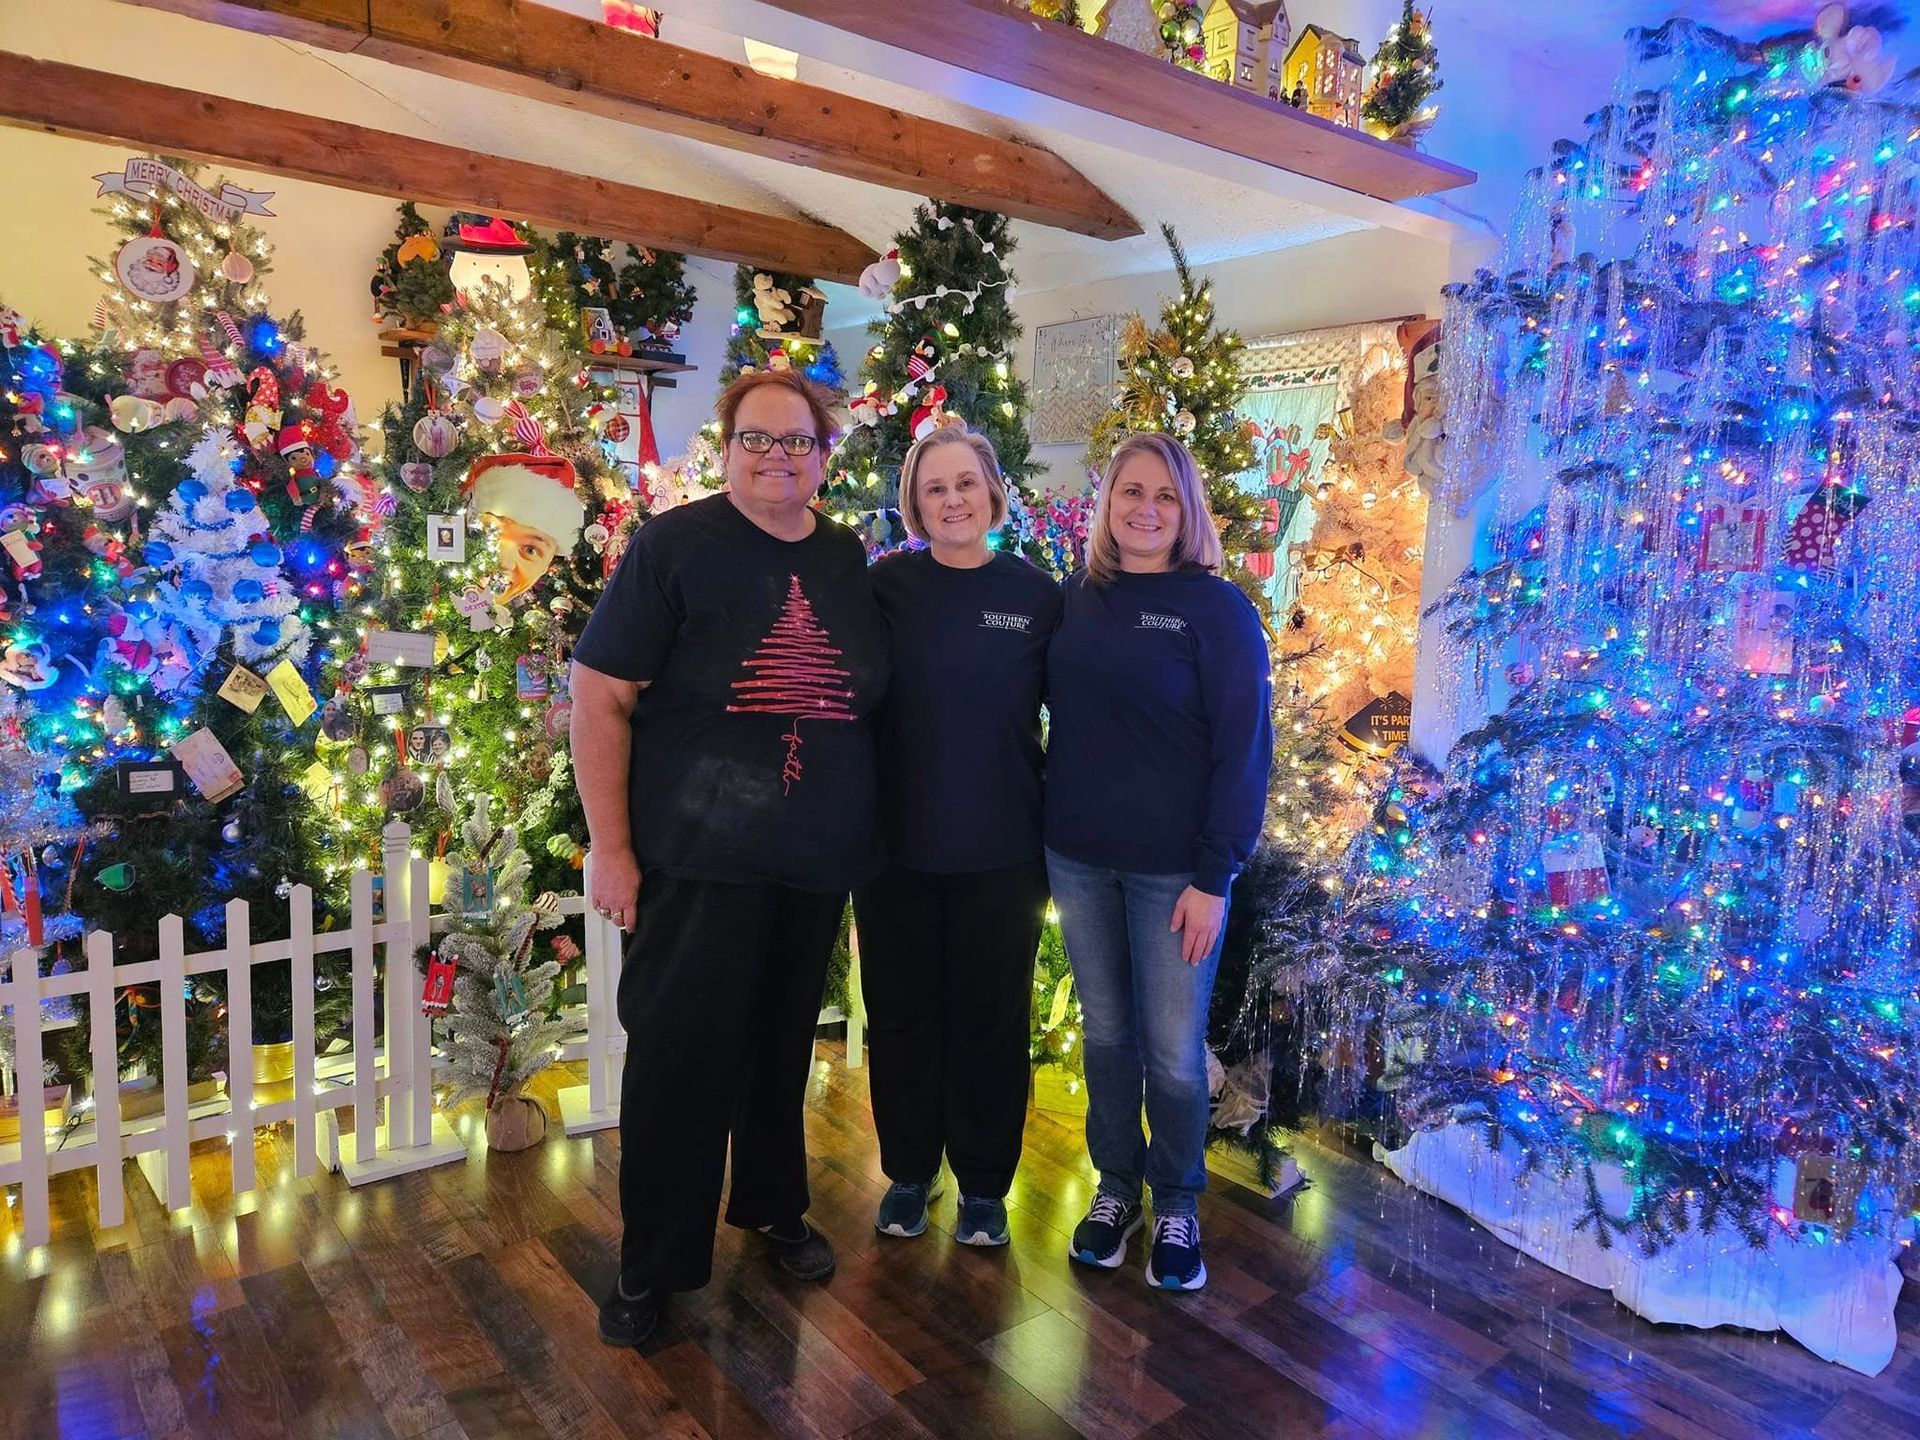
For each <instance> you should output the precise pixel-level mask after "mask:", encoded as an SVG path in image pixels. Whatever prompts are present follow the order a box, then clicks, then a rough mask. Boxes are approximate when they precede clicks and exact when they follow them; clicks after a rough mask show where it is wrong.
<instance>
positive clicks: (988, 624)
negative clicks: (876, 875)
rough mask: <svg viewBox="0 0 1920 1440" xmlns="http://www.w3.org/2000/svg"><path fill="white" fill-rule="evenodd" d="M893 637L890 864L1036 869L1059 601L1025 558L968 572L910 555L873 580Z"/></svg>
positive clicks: (883, 800)
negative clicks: (1047, 687)
mask: <svg viewBox="0 0 1920 1440" xmlns="http://www.w3.org/2000/svg"><path fill="white" fill-rule="evenodd" d="M871 573H872V576H873V593H874V598H875V599H876V600H878V601H879V602H880V613H881V614H883V615H885V616H886V618H887V624H888V626H889V627H890V629H891V630H892V632H893V679H892V682H891V684H890V685H889V686H888V689H887V698H886V701H885V703H884V704H883V705H882V706H881V707H880V713H879V739H880V813H881V818H882V821H883V825H884V830H885V834H886V842H887V858H888V859H889V860H890V861H892V862H893V863H894V864H896V865H903V866H905V867H906V868H907V869H909V870H922V871H927V872H929V873H931V874H936V875H953V874H964V873H970V872H974V871H980V870H998V869H1001V868H1002V867H1004V866H1008V865H1018V864H1020V863H1022V862H1023V861H1032V860H1037V859H1039V858H1040V759H1041V752H1040V694H1041V688H1042V687H1043V686H1044V684H1045V683H1046V670H1047V642H1048V640H1050V639H1051V638H1052V636H1053V631H1054V627H1055V626H1056V625H1058V624H1059V623H1060V587H1059V586H1058V585H1056V584H1055V583H1054V582H1053V580H1052V579H1051V578H1049V577H1048V576H1047V575H1046V574H1045V573H1044V572H1042V571H1040V570H1036V569H1035V568H1034V567H1033V566H1031V565H1029V564H1028V563H1027V562H1026V561H1025V560H1022V559H1021V558H1020V557H1019V556H1017V555H1007V554H1000V555H995V556H994V557H993V558H992V559H991V560H989V561H988V562H987V563H986V564H985V565H982V566H980V567H978V568H977V569H972V570H959V569H954V568H953V567H951V566H947V565H942V564H941V563H940V562H939V561H937V560H935V559H934V558H933V552H932V551H931V550H902V551H896V552H895V553H894V554H892V555H888V556H885V557H883V558H882V559H881V560H880V561H878V562H877V563H876V564H875V565H874V567H873V570H872V572H871Z"/></svg>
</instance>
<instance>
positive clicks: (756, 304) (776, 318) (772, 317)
mask: <svg viewBox="0 0 1920 1440" xmlns="http://www.w3.org/2000/svg"><path fill="white" fill-rule="evenodd" d="M792 299H793V296H792V295H791V294H790V293H789V292H788V291H785V290H782V289H781V288H780V287H779V286H777V285H775V284H774V283H773V277H772V276H771V275H768V274H766V273H765V272H763V271H762V272H756V273H755V275H754V277H753V308H754V310H755V311H756V312H757V313H758V314H759V316H760V329H761V331H762V332H763V333H764V332H765V331H768V330H774V331H783V330H785V329H786V328H787V327H788V326H790V325H791V324H793V306H792V305H791V304H790V303H789V302H790V301H791V300H792Z"/></svg>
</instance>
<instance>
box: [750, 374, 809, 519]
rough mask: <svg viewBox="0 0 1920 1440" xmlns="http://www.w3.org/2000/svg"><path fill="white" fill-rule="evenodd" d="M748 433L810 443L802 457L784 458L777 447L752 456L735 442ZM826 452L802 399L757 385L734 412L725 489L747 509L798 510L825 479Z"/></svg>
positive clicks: (779, 388) (774, 387) (777, 388)
mask: <svg viewBox="0 0 1920 1440" xmlns="http://www.w3.org/2000/svg"><path fill="white" fill-rule="evenodd" d="M748 430H758V431H760V432H761V433H762V434H766V435H772V436H774V437H775V438H776V440H777V439H778V438H779V437H780V436H783V435H811V436H813V437H814V442H815V443H814V447H813V449H812V450H811V451H810V452H809V453H807V454H805V455H789V454H787V452H786V451H785V450H784V449H782V448H781V447H780V446H779V445H778V444H775V445H774V446H773V448H772V449H770V450H768V451H767V453H766V454H764V455H755V454H754V453H753V452H752V451H750V450H748V449H747V447H746V446H744V445H742V444H741V443H740V436H741V433H742V432H744V431H748ZM826 448H827V447H826V442H825V440H824V439H822V438H821V437H820V434H819V432H818V431H817V430H816V429H815V428H814V420H813V411H812V410H811V409H809V408H808V406H807V402H806V401H805V400H803V399H801V398H800V396H799V395H797V394H796V393H794V392H793V391H792V390H789V389H787V388H786V387H784V386H779V385H762V386H758V387H756V388H755V389H753V390H750V391H748V392H747V394H746V395H745V396H744V397H743V398H742V399H741V401H740V408H739V409H738V410H736V411H735V412H734V417H733V438H731V439H730V440H728V441H727V455H726V461H727V487H728V488H729V489H730V490H732V492H733V494H734V496H735V498H736V499H737V500H738V501H740V502H743V503H744V504H745V505H746V506H748V507H750V508H751V509H757V510H765V511H774V512H779V511H796V510H800V509H803V508H804V507H805V506H806V505H807V504H808V503H809V502H810V501H811V500H812V499H813V497H814V495H815V494H816V493H817V492H818V491H819V489H820V482H821V481H822V480H824V479H825V478H826Z"/></svg>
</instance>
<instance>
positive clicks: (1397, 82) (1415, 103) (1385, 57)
mask: <svg viewBox="0 0 1920 1440" xmlns="http://www.w3.org/2000/svg"><path fill="white" fill-rule="evenodd" d="M1438 65H1439V52H1438V51H1436V50H1435V49H1434V44H1433V28H1432V12H1431V11H1429V12H1428V13H1427V14H1425V15H1422V14H1421V13H1420V12H1419V11H1418V10H1416V9H1414V7H1413V0H1400V19H1399V21H1398V22H1397V23H1396V24H1394V26H1393V27H1392V28H1391V29H1389V30H1388V31H1387V38H1386V39H1385V40H1383V41H1381V42H1380V48H1379V49H1378V50H1376V51H1374V53H1373V73H1374V81H1373V89H1372V90H1371V91H1370V92H1369V93H1368V95H1367V99H1366V103H1365V104H1363V105H1362V106H1361V107H1360V116H1361V118H1362V119H1363V120H1365V121H1366V123H1367V128H1368V129H1369V130H1372V131H1373V132H1374V133H1375V134H1377V135H1381V136H1384V137H1386V138H1387V139H1391V140H1395V141H1397V142H1399V143H1400V144H1403V145H1412V144H1415V143H1416V142H1417V141H1418V140H1419V138H1420V136H1422V135H1423V134H1425V133H1426V130H1427V127H1428V126H1429V125H1431V124H1432V123H1433V120H1434V117H1435V116H1436V115H1438V114H1439V113H1440V110H1439V107H1438V106H1437V105H1431V104H1429V103H1428V102H1429V101H1430V100H1431V99H1432V98H1433V93H1434V91H1436V90H1438V89H1439V88H1440V86H1441V84H1442V83H1443V82H1442V81H1441V79H1440V77H1439V73H1438Z"/></svg>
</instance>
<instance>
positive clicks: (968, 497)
mask: <svg viewBox="0 0 1920 1440" xmlns="http://www.w3.org/2000/svg"><path fill="white" fill-rule="evenodd" d="M913 500H914V505H915V507H916V508H917V509H918V511H919V516H920V528H921V529H922V530H924V531H925V532H926V537H927V543H928V544H929V545H931V546H932V547H933V550H934V554H935V555H936V556H940V555H944V554H954V555H959V554H967V553H972V552H975V551H978V550H980V549H982V548H983V547H984V546H985V545H986V541H987V532H988V531H989V530H991V529H992V528H993V519H994V516H993V510H994V505H993V490H992V487H991V486H990V485H989V484H988V483H987V477H986V476H985V475H983V474H982V473H981V470H980V457H979V456H978V455H977V454H975V453H974V449H973V447H972V446H971V445H964V444H950V445H937V446H935V447H934V448H932V449H931V450H928V451H927V452H926V453H924V454H923V455H921V457H920V460H919V463H918V465H917V467H916V468H915V470H914V475H913Z"/></svg>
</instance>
